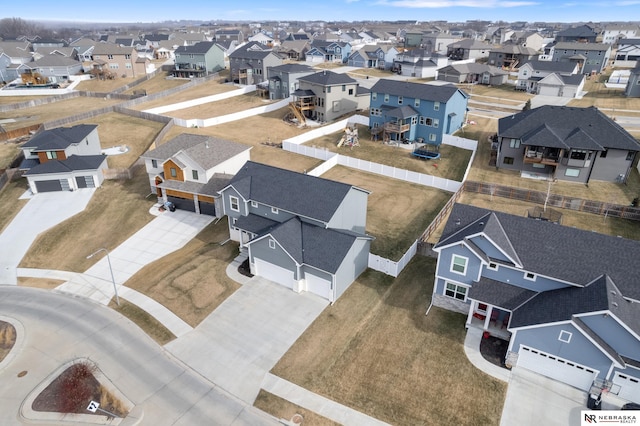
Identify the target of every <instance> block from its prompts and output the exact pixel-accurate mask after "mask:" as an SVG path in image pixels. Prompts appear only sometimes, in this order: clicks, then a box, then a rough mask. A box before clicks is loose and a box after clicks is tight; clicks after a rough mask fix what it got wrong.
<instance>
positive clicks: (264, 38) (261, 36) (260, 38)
mask: <svg viewBox="0 0 640 426" xmlns="http://www.w3.org/2000/svg"><path fill="white" fill-rule="evenodd" d="M248 41H257V42H258V43H260V44H262V45H264V46H267V47H273V38H272V37H269V36H268V35H266V34H265V33H262V32H259V33H256V34H254V35H252V36H250V37H249V38H248Z"/></svg>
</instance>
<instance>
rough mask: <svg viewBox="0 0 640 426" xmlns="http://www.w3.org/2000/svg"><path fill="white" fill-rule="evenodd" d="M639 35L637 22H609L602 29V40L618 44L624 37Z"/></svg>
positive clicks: (639, 30) (639, 29)
mask: <svg viewBox="0 0 640 426" xmlns="http://www.w3.org/2000/svg"><path fill="white" fill-rule="evenodd" d="M636 37H640V27H639V26H638V25H637V24H611V25H606V26H605V27H604V30H603V31H602V42H603V43H606V44H618V43H619V42H621V41H623V40H624V39H625V38H627V39H628V38H631V39H633V38H636Z"/></svg>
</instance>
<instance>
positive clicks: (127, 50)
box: [84, 42, 148, 77]
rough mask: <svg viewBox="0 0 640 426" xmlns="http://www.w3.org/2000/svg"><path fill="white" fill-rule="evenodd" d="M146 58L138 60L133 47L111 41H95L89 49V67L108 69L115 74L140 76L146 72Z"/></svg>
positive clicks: (85, 66)
mask: <svg viewBox="0 0 640 426" xmlns="http://www.w3.org/2000/svg"><path fill="white" fill-rule="evenodd" d="M147 64H148V60H146V59H142V60H138V52H137V51H136V49H134V48H133V47H124V46H119V45H116V44H112V43H104V42H102V43H96V44H95V46H94V47H93V50H92V51H91V64H90V67H87V65H84V68H85V71H86V70H87V69H98V70H102V71H108V72H110V73H113V74H114V75H117V76H123V77H141V76H144V75H146V73H147Z"/></svg>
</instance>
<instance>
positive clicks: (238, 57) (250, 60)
mask: <svg viewBox="0 0 640 426" xmlns="http://www.w3.org/2000/svg"><path fill="white" fill-rule="evenodd" d="M282 63H283V61H282V58H281V57H280V56H279V55H278V54H276V53H275V52H274V51H273V50H272V49H268V48H266V47H265V46H263V45H262V44H260V43H258V42H255V41H252V42H249V43H247V44H245V45H244V46H240V47H238V48H237V49H236V50H234V51H233V53H231V54H230V55H229V67H230V69H231V81H234V82H236V83H239V84H260V83H262V82H263V81H265V80H266V78H267V69H268V68H269V67H275V66H277V65H282Z"/></svg>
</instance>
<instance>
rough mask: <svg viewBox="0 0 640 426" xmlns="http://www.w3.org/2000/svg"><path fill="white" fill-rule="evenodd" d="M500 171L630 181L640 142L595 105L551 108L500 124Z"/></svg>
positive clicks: (581, 179) (584, 180) (579, 179)
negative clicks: (629, 176)
mask: <svg viewBox="0 0 640 426" xmlns="http://www.w3.org/2000/svg"><path fill="white" fill-rule="evenodd" d="M497 136H498V159H497V163H496V167H498V168H502V169H508V170H519V171H520V172H521V174H522V175H523V176H525V177H526V176H534V177H549V178H553V179H559V180H566V181H570V182H580V183H585V184H588V183H589V182H590V181H592V180H599V181H606V182H619V183H622V182H626V180H627V176H628V174H629V172H630V170H631V166H632V164H633V161H634V159H635V157H636V154H637V152H638V151H640V144H639V143H638V141H636V139H635V138H634V137H633V136H631V135H630V134H629V133H628V132H627V131H626V130H624V129H623V128H622V127H621V126H620V125H618V124H617V123H616V122H615V121H613V120H612V119H611V118H609V117H608V116H606V115H605V114H603V113H602V112H601V111H599V110H598V109H597V108H595V107H589V108H575V107H559V106H551V105H545V106H541V107H539V108H534V109H531V110H528V111H523V112H520V113H518V114H514V115H511V116H508V117H505V118H501V119H500V120H499V121H498V135H497Z"/></svg>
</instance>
